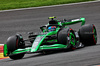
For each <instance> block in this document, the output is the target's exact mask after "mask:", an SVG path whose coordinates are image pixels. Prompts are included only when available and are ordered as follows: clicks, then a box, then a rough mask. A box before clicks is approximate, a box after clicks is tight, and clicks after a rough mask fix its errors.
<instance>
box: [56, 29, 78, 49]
mask: <svg viewBox="0 0 100 66" xmlns="http://www.w3.org/2000/svg"><path fill="white" fill-rule="evenodd" d="M58 43H59V44H64V45H67V48H69V49H71V50H74V49H76V36H75V34H74V31H73V30H72V29H71V28H64V29H62V30H60V31H59V32H58Z"/></svg>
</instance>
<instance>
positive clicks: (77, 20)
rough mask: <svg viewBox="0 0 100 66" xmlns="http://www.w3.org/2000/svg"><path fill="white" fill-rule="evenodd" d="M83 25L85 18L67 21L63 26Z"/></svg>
mask: <svg viewBox="0 0 100 66" xmlns="http://www.w3.org/2000/svg"><path fill="white" fill-rule="evenodd" d="M80 22H82V23H81V26H82V25H84V24H85V18H79V19H71V20H66V22H63V23H62V25H72V24H76V23H80Z"/></svg>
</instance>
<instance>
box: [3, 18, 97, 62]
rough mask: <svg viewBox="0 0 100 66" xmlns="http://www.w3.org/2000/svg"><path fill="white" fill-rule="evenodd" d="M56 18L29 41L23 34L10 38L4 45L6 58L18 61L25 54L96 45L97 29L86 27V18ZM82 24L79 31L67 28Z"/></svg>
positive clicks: (29, 38) (30, 34) (91, 26)
mask: <svg viewBox="0 0 100 66" xmlns="http://www.w3.org/2000/svg"><path fill="white" fill-rule="evenodd" d="M55 18H56V17H55V16H53V17H49V19H50V21H49V23H48V24H46V25H45V26H42V27H40V29H41V31H42V32H41V33H33V32H30V33H29V36H28V39H27V40H25V39H23V37H22V35H21V34H16V35H14V36H11V37H9V38H8V39H7V42H6V44H4V56H5V57H6V56H9V57H10V58H11V59H14V60H16V59H21V58H23V56H24V55H25V53H37V52H46V51H47V52H49V50H50V51H53V50H56V49H65V50H67V49H71V50H74V49H76V48H80V47H84V46H87V45H96V43H97V32H96V28H95V26H94V25H93V24H86V25H85V18H78V19H70V20H66V19H64V20H55ZM80 22H82V23H81V27H80V29H79V30H78V31H75V30H73V29H72V28H70V27H67V25H73V24H76V23H80ZM27 41H28V45H27V46H26V43H25V42H27Z"/></svg>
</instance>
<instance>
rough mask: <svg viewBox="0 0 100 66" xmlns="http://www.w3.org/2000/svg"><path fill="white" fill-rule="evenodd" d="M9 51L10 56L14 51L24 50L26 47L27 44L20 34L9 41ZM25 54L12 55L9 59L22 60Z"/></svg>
mask: <svg viewBox="0 0 100 66" xmlns="http://www.w3.org/2000/svg"><path fill="white" fill-rule="evenodd" d="M6 44H7V49H8V55H9V54H10V53H12V52H13V51H15V50H16V49H19V48H24V47H25V43H24V41H23V38H22V36H21V35H20V34H17V35H15V36H11V37H9V38H8V39H7V43H6ZM24 54H25V53H20V54H14V55H13V54H12V55H10V56H9V57H10V58H11V59H14V60H16V59H21V58H22V57H23V56H24Z"/></svg>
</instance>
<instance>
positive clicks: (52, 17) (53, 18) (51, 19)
mask: <svg viewBox="0 0 100 66" xmlns="http://www.w3.org/2000/svg"><path fill="white" fill-rule="evenodd" d="M54 18H57V17H56V16H53V17H49V18H48V19H51V20H53V19H54Z"/></svg>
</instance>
